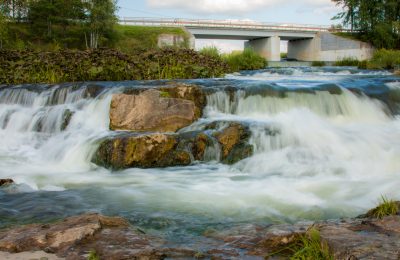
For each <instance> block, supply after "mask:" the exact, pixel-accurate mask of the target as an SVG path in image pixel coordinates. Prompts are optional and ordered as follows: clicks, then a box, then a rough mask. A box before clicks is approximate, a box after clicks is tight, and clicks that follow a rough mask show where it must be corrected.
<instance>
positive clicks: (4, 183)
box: [0, 179, 14, 187]
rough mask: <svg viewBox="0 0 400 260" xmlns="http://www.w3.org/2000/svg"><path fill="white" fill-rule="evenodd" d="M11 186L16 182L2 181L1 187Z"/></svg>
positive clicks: (0, 182) (0, 181)
mask: <svg viewBox="0 0 400 260" xmlns="http://www.w3.org/2000/svg"><path fill="white" fill-rule="evenodd" d="M11 184H14V181H13V180H12V179H0V187H3V186H8V185H11Z"/></svg>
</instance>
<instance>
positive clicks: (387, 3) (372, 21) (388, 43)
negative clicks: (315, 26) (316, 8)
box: [332, 0, 400, 48]
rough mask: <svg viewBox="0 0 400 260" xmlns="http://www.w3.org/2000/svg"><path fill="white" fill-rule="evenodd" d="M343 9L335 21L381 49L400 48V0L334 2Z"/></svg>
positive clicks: (343, 0)
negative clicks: (339, 20)
mask: <svg viewBox="0 0 400 260" xmlns="http://www.w3.org/2000/svg"><path fill="white" fill-rule="evenodd" d="M332 1H333V2H335V3H336V4H337V5H338V6H341V7H342V8H343V12H341V13H339V14H338V15H336V16H335V17H334V18H333V19H341V20H342V22H343V24H344V25H345V26H347V27H350V28H351V29H352V30H355V31H357V32H359V34H360V35H361V38H362V39H363V40H367V41H370V42H371V43H373V44H374V45H375V46H376V47H379V48H400V34H399V33H400V32H399V28H398V24H399V22H400V1H399V0H332Z"/></svg>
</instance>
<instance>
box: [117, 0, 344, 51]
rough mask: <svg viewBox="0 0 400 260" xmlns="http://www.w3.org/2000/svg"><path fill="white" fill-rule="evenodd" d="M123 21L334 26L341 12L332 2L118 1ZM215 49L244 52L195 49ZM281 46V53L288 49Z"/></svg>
mask: <svg viewBox="0 0 400 260" xmlns="http://www.w3.org/2000/svg"><path fill="white" fill-rule="evenodd" d="M118 6H119V11H118V13H119V16H120V17H159V18H189V19H221V20H223V19H237V20H254V21H258V22H273V23H297V24H316V25H331V24H337V23H339V22H338V21H333V20H331V18H332V17H333V16H335V14H337V13H338V12H340V11H341V8H340V7H337V6H335V4H334V3H333V2H332V1H331V0H119V1H118ZM210 45H214V46H217V47H218V48H219V49H220V50H221V51H223V52H229V51H232V50H235V49H241V48H243V42H242V41H226V40H225V41H220V40H218V41H216V40H196V48H197V49H199V48H202V47H204V46H210ZM285 45H286V44H285V42H282V44H281V49H285V47H286V46H285Z"/></svg>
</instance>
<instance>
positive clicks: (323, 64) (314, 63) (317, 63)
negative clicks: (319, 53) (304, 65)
mask: <svg viewBox="0 0 400 260" xmlns="http://www.w3.org/2000/svg"><path fill="white" fill-rule="evenodd" d="M311 66H313V67H323V66H325V62H324V61H313V62H312V63H311Z"/></svg>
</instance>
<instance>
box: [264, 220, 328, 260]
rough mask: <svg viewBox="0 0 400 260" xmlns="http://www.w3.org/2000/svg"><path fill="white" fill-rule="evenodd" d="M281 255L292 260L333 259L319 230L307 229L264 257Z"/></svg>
mask: <svg viewBox="0 0 400 260" xmlns="http://www.w3.org/2000/svg"><path fill="white" fill-rule="evenodd" d="M272 256H283V257H285V258H288V259H292V260H333V259H334V258H333V255H332V254H331V252H330V249H329V246H328V244H327V243H326V242H324V241H322V240H321V235H320V232H319V230H317V229H316V228H311V229H309V230H308V231H307V232H306V233H305V234H304V235H299V236H298V237H296V238H295V239H294V240H293V241H292V242H291V243H290V244H289V245H288V246H286V247H283V248H281V249H280V250H278V251H277V252H274V253H272V254H270V255H268V256H266V257H265V259H268V258H269V257H272Z"/></svg>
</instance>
